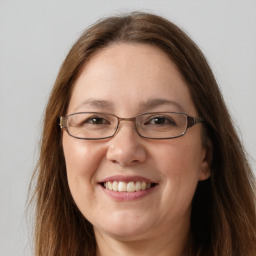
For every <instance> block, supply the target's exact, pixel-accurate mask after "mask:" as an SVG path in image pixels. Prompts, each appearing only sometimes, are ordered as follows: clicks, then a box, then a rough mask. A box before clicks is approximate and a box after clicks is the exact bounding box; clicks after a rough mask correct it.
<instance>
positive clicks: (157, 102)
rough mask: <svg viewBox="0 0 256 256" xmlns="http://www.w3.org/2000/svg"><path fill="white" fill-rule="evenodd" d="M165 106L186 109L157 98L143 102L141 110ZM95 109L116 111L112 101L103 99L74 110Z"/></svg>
mask: <svg viewBox="0 0 256 256" xmlns="http://www.w3.org/2000/svg"><path fill="white" fill-rule="evenodd" d="M163 105H169V106H170V105H172V106H174V107H176V108H177V110H178V111H179V112H184V109H183V108H182V106H181V105H180V104H178V103H177V102H176V101H172V100H168V99H163V98H156V99H149V100H147V101H143V102H141V103H140V108H141V109H143V110H145V111H149V110H151V109H154V108H156V107H159V106H163ZM87 106H88V107H89V106H90V107H95V108H98V109H108V110H113V109H114V104H113V103H112V102H110V101H106V100H101V99H96V98H90V99H87V100H85V101H83V102H82V103H81V104H79V105H78V106H77V107H76V108H75V109H74V110H75V111H77V110H78V109H79V108H81V107H87Z"/></svg>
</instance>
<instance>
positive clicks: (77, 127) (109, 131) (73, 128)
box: [67, 113, 118, 139]
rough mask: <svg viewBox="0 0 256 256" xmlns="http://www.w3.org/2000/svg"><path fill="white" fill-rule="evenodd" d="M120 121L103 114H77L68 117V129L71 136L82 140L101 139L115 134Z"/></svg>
mask: <svg viewBox="0 0 256 256" xmlns="http://www.w3.org/2000/svg"><path fill="white" fill-rule="evenodd" d="M117 123H118V120H117V118H116V117H115V116H112V115H108V114H101V113H76V114H72V115H70V116H68V117H67V129H68V132H69V134H70V135H71V136H73V137H76V138H80V139H100V138H106V137H109V136H112V135H113V134H114V133H115V129H116V126H117Z"/></svg>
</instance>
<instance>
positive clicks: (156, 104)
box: [141, 98, 184, 112]
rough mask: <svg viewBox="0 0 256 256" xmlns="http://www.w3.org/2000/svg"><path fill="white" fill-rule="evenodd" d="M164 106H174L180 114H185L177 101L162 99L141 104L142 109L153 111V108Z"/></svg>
mask: <svg viewBox="0 0 256 256" xmlns="http://www.w3.org/2000/svg"><path fill="white" fill-rule="evenodd" d="M163 105H172V106H174V107H176V108H177V110H178V111H179V112H184V109H183V107H182V106H181V105H180V104H179V103H177V102H176V101H173V100H168V99H162V98H160V99H149V100H147V101H145V102H142V103H141V107H142V108H145V109H153V108H156V107H159V106H163Z"/></svg>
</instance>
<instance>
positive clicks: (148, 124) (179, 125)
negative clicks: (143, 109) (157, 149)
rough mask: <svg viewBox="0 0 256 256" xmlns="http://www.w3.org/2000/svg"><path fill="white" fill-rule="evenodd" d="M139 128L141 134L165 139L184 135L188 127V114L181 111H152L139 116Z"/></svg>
mask: <svg viewBox="0 0 256 256" xmlns="http://www.w3.org/2000/svg"><path fill="white" fill-rule="evenodd" d="M136 125H137V129H138V132H139V134H140V135H141V136H143V137H148V138H154V139H164V138H174V137H178V136H181V135H183V134H184V133H185V132H186V128H187V116H186V115H184V114H179V113H171V112H170V113H151V114H143V115H141V116H139V117H137V124H136Z"/></svg>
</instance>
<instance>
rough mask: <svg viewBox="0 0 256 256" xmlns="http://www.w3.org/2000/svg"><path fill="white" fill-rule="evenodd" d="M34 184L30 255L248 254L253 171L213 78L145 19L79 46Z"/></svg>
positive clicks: (180, 38) (255, 222) (112, 26)
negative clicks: (31, 248)
mask: <svg viewBox="0 0 256 256" xmlns="http://www.w3.org/2000/svg"><path fill="white" fill-rule="evenodd" d="M57 120H58V122H57ZM34 176H35V177H36V180H37V185H36V189H35V194H34V196H35V198H36V216H35V218H36V223H35V255H49V256H50V255H52V256H53V255H54V256H56V255H62V256H63V255H69V256H70V255H90V256H92V255H175V256H177V255H180V256H181V255H193V256H194V255H204V256H205V255H216V256H217V255H218V256H230V255H243V256H252V255H256V213H255V194H254V192H255V186H254V178H253V173H252V171H251V169H250V167H249V165H248V162H247V159H246V156H245V153H244V150H243V147H242V145H241V143H240V141H239V139H238V136H237V134H236V132H235V129H234V127H233V125H232V122H231V118H230V116H229V114H228V111H227V109H226V106H225V103H224V101H223V99H222V96H221V94H220V91H219V89H218V86H217V84H216V81H215V79H214V77H213V74H212V72H211V70H210V68H209V66H208V64H207V62H206V60H205V58H204V56H203V54H202V53H201V51H200V50H199V49H198V47H197V46H196V45H195V44H194V43H193V42H192V41H191V39H190V38H188V36H187V35H186V34H184V32H182V31H181V30H180V29H179V28H178V27H176V26H175V25H174V24H172V23H171V22H169V21H167V20H165V19H163V18H161V17H158V16H156V15H152V14H147V13H132V14H130V15H127V16H119V17H110V18H106V19H103V20H101V21H99V22H98V23H96V24H95V25H93V26H92V27H90V28H89V29H88V30H87V31H85V32H84V33H83V35H82V36H81V37H80V38H79V39H78V41H77V42H76V43H75V45H74V46H73V47H72V49H71V50H70V52H69V54H68V56H67V57H66V59H65V61H64V63H63V65H62V67H61V69H60V71H59V74H58V77H57V80H56V82H55V85H54V88H53V90H52V94H51V97H50V99H49V102H48V105H47V108H46V113H45V120H44V130H43V136H42V143H41V154H40V159H39V162H38V166H37V169H36V172H35V175H34Z"/></svg>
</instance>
